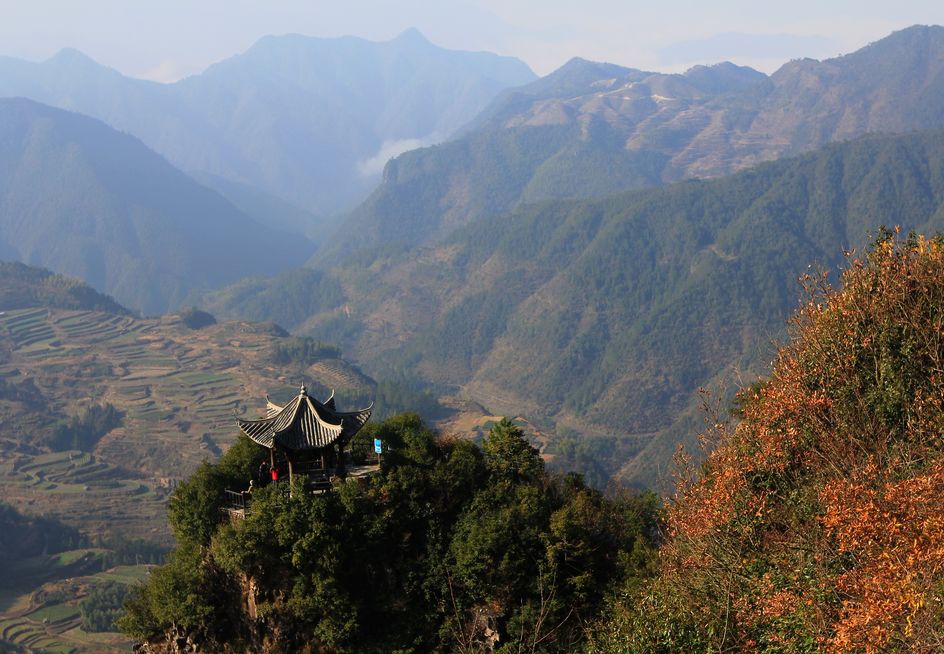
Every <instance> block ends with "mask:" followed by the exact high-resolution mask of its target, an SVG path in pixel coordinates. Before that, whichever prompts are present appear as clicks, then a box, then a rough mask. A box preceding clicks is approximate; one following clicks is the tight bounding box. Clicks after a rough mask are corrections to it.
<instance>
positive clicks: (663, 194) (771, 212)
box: [209, 132, 944, 483]
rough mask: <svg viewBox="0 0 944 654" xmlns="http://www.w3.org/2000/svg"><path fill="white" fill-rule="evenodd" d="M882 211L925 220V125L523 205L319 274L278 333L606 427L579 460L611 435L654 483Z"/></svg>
mask: <svg viewBox="0 0 944 654" xmlns="http://www.w3.org/2000/svg"><path fill="white" fill-rule="evenodd" d="M881 224H887V225H895V224H900V225H902V226H903V227H904V228H905V229H912V228H917V229H922V230H925V231H933V230H935V229H939V228H941V227H942V226H944V133H942V132H933V133H921V134H914V135H908V136H903V137H868V138H863V139H860V140H857V141H853V142H849V143H843V144H837V145H832V146H828V147H826V148H825V149H823V150H821V151H818V152H815V153H812V154H809V155H804V156H802V157H800V158H796V159H790V160H784V161H780V162H775V163H770V164H763V165H761V166H758V167H756V168H754V169H751V170H748V171H744V172H742V173H739V174H737V175H734V176H732V177H729V178H725V179H721V180H716V181H707V182H706V181H691V182H683V183H679V184H674V185H671V186H667V187H664V188H660V189H653V190H648V191H637V192H632V193H627V194H623V195H618V196H613V197H610V198H606V199H602V200H594V201H565V202H552V203H545V204H538V205H531V206H527V207H524V208H523V209H520V210H519V211H517V212H515V213H512V214H509V215H504V216H498V217H495V218H491V219H487V220H482V221H479V222H478V223H476V224H474V225H472V226H470V227H468V228H466V229H464V230H460V231H458V232H456V233H455V234H454V235H453V236H452V237H450V238H449V239H447V240H445V241H444V242H443V244H441V245H440V246H437V247H434V248H425V249H416V250H412V251H408V252H407V253H405V254H403V253H401V254H394V255H390V256H388V257H383V258H380V259H378V260H376V261H374V263H373V264H372V265H371V266H370V267H365V266H363V265H358V264H350V265H349V266H347V267H345V268H339V269H336V270H335V271H334V272H333V274H334V275H335V276H337V277H338V278H339V280H340V282H341V285H342V288H343V290H344V293H345V295H346V297H347V301H346V302H344V301H342V300H339V299H338V298H337V297H331V298H327V299H330V302H326V304H325V307H324V309H325V310H324V311H323V312H320V313H316V314H315V315H313V316H312V317H311V318H310V319H309V320H307V321H305V322H300V323H294V324H291V325H289V326H291V327H294V328H295V329H297V330H299V331H307V332H309V333H312V334H315V335H318V336H320V337H323V338H326V339H327V338H331V339H334V338H338V339H342V340H343V342H344V347H345V350H346V351H348V352H351V353H352V354H353V355H354V356H355V357H356V358H357V360H359V361H360V362H361V363H362V364H364V365H366V367H367V369H368V370H371V371H377V370H383V369H387V368H391V369H399V370H403V369H407V370H414V371H416V372H417V373H419V374H421V375H422V376H423V377H425V378H426V379H430V380H433V381H435V382H438V383H441V384H446V385H458V386H460V387H461V388H462V390H463V392H464V393H465V394H466V395H467V396H468V397H470V398H472V399H474V400H476V401H478V402H481V403H482V404H483V405H485V406H487V407H489V408H490V409H491V410H493V411H495V412H502V411H506V412H522V413H524V414H525V415H529V416H535V417H540V416H543V417H544V418H550V419H553V421H554V422H555V423H556V428H557V432H558V435H561V434H566V433H570V430H574V431H576V432H577V433H581V434H597V435H608V436H610V437H613V438H614V439H615V442H611V445H609V446H607V447H608V448H610V450H609V451H606V452H602V453H601V454H599V455H595V456H593V457H590V459H589V460H588V462H587V463H588V465H597V464H599V463H600V462H601V461H603V460H605V459H606V458H607V457H612V456H613V450H612V447H615V446H616V445H619V452H620V453H619V457H623V458H624V459H627V460H628V461H629V462H628V464H627V467H626V469H625V470H624V474H625V475H626V476H627V478H628V479H630V480H634V481H645V482H647V483H653V482H654V481H655V475H656V472H657V470H658V469H659V468H660V467H661V466H663V465H664V464H665V463H666V462H667V461H668V458H669V457H670V456H671V451H672V449H673V442H674V439H675V437H676V436H677V435H678V434H679V433H680V431H682V426H683V425H684V426H685V427H686V429H687V428H688V426H689V425H690V421H692V420H693V416H697V414H698V412H697V411H696V410H694V407H697V406H698V405H699V400H698V397H697V389H698V388H699V387H700V386H703V385H707V384H710V383H711V382H713V381H717V380H721V381H725V382H727V383H729V384H730V383H732V382H734V381H736V377H737V376H739V375H740V376H741V379H742V380H743V379H745V378H749V377H750V375H751V371H755V370H758V369H759V366H762V365H763V364H765V363H766V362H767V360H768V357H769V356H770V354H771V352H772V346H773V342H774V341H775V340H776V339H777V338H778V337H779V335H780V334H781V333H782V329H783V325H784V321H785V319H786V317H787V316H788V315H789V314H790V313H791V311H792V309H793V308H794V307H795V306H796V300H795V298H796V297H797V293H798V289H799V287H798V284H797V278H798V276H799V275H801V274H803V273H805V272H808V271H809V270H810V266H812V267H813V269H814V270H815V269H818V268H819V266H825V267H826V268H830V267H833V266H835V265H836V263H837V262H838V261H839V260H840V258H841V255H842V251H843V249H847V248H850V247H853V246H861V245H863V244H865V243H867V242H868V239H869V236H868V234H869V231H870V230H872V231H874V230H875V229H877V227H878V226H879V225H881ZM268 292H269V293H270V294H271V293H273V292H276V289H275V287H269V289H268ZM217 297H220V298H225V297H226V296H224V295H222V294H221V295H219V296H217ZM244 301H245V298H244ZM269 301H273V299H272V297H271V295H270V298H269ZM209 306H212V307H213V310H214V311H218V312H221V313H224V314H225V313H226V309H227V307H226V306H225V305H217V304H214V303H212V302H211V303H210V304H209ZM229 311H233V312H236V313H238V312H239V306H238V304H230V305H229ZM344 339H346V340H344ZM694 420H696V421H697V420H698V418H697V417H696V418H694ZM689 433H693V432H691V431H689ZM610 463H611V464H612V463H614V461H613V460H611V461H610Z"/></svg>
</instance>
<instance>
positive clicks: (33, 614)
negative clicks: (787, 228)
mask: <svg viewBox="0 0 944 654" xmlns="http://www.w3.org/2000/svg"><path fill="white" fill-rule="evenodd" d="M99 560H100V556H98V554H97V553H96V552H95V551H94V550H77V551H74V552H66V553H63V555H58V556H52V557H37V558H36V560H33V561H26V562H24V563H23V566H22V567H30V566H33V567H42V568H44V569H45V570H46V571H47V574H48V576H50V577H53V580H52V581H48V582H46V583H44V584H42V586H41V587H39V588H37V589H33V590H28V591H26V592H24V593H23V594H22V596H19V597H17V598H16V601H15V602H13V604H12V606H10V607H9V608H8V609H7V610H5V611H4V612H3V613H2V614H0V641H3V642H7V643H11V644H13V645H16V646H18V647H21V648H24V649H28V650H29V651H33V652H49V653H54V654H99V653H101V654H117V653H118V652H128V651H129V650H130V643H129V642H128V641H127V640H126V639H125V638H124V637H122V636H121V635H119V634H116V633H87V632H85V631H83V630H82V629H81V627H80V626H81V622H82V617H81V609H80V608H79V603H80V601H81V600H82V598H84V597H85V596H86V595H87V594H88V592H89V590H90V589H91V588H92V587H94V586H95V585H97V584H102V583H105V582H117V583H121V584H126V585H130V584H133V583H136V582H137V581H139V580H140V579H142V578H144V576H145V575H146V574H147V572H148V569H149V568H150V566H146V565H137V566H119V567H117V568H112V569H109V570H105V571H102V572H92V570H91V569H92V568H95V567H96V566H97V565H98V561H99ZM14 572H21V573H22V572H24V571H14ZM25 572H27V573H28V572H29V571H25ZM67 575H72V576H68V577H67Z"/></svg>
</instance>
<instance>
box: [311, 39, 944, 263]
mask: <svg viewBox="0 0 944 654" xmlns="http://www.w3.org/2000/svg"><path fill="white" fill-rule="evenodd" d="M937 128H944V28H942V27H937V26H933V27H925V26H915V27H911V28H908V29H905V30H902V31H899V32H896V33H894V34H892V35H891V36H888V37H886V38H884V39H882V40H880V41H878V42H876V43H873V44H870V45H868V46H867V47H865V48H862V49H861V50H858V51H856V52H854V53H852V54H849V55H845V56H842V57H838V58H835V59H829V60H826V61H816V60H812V59H802V60H796V61H792V62H789V63H787V64H785V65H784V66H783V67H782V68H780V69H779V70H778V71H777V72H775V73H774V74H773V75H771V76H769V77H768V76H766V75H764V74H762V73H759V72H757V71H755V70H752V69H749V68H744V67H739V66H735V65H733V64H730V63H722V64H717V65H714V66H697V67H695V68H692V69H691V70H689V71H688V72H686V73H685V74H681V75H678V74H673V75H667V74H660V73H651V72H645V71H640V70H636V69H632V68H624V67H621V66H616V65H612V64H602V63H595V62H590V61H586V60H583V59H573V60H571V61H570V62H568V63H567V64H565V65H564V66H563V67H561V68H560V69H558V70H557V71H555V72H553V73H551V74H550V75H548V76H546V77H543V78H541V79H539V80H536V81H534V82H532V83H530V84H527V85H524V86H521V87H517V88H513V89H508V90H506V91H504V92H502V93H501V94H500V95H499V96H498V97H497V98H496V99H495V100H494V101H493V102H492V103H491V105H490V106H489V107H488V108H486V109H485V110H484V111H483V112H482V113H481V114H480V115H479V116H478V117H477V118H476V119H475V121H473V123H472V124H471V125H469V126H468V127H467V129H466V130H464V132H463V133H462V135H460V137H459V138H456V139H454V140H452V141H450V142H448V143H445V144H442V145H438V146H434V147H430V148H423V149H418V150H414V151H411V152H408V153H406V154H404V155H402V156H400V157H398V158H396V159H394V160H393V161H391V162H390V163H389V164H388V166H387V168H386V170H385V172H384V179H383V183H382V184H381V186H380V187H379V188H378V189H377V190H376V191H375V192H374V193H373V194H372V196H371V197H370V198H369V199H368V200H367V201H366V202H365V203H364V204H363V205H361V206H360V207H358V208H357V209H356V210H355V211H354V212H353V213H352V214H351V215H350V217H349V219H348V220H347V221H346V222H345V223H344V225H343V227H342V228H341V231H340V232H339V234H338V236H337V238H335V239H333V240H332V241H331V242H329V243H326V244H325V245H323V247H322V249H321V251H320V252H319V254H318V256H317V257H316V258H315V259H313V260H312V264H313V265H320V264H321V262H328V263H337V262H340V261H343V260H344V258H345V257H348V256H351V255H352V253H354V252H358V251H360V252H365V251H369V250H371V249H374V248H381V249H384V248H386V249H389V248H391V247H397V246H399V247H402V246H403V245H407V246H411V245H416V244H420V243H435V242H438V241H440V240H441V239H442V238H444V237H445V236H446V235H448V234H449V233H451V232H452V230H454V229H455V228H457V227H459V226H462V225H465V224H468V223H470V222H473V221H475V220H478V219H480V218H483V217H488V216H493V215H496V214H500V213H505V212H508V211H510V210H513V209H514V208H516V207H519V206H522V205H525V204H528V203H533V202H540V201H542V200H548V199H560V198H593V197H604V196H606V195H610V194H613V193H617V192H620V191H624V190H630V189H635V188H642V187H651V186H656V185H660V184H664V183H669V182H673V181H679V180H682V179H688V178H714V177H720V176H723V175H727V174H730V173H732V172H736V171H738V170H742V169H744V168H746V167H749V166H752V165H755V164H757V163H760V162H764V161H770V160H773V159H776V158H779V157H784V156H791V155H796V154H799V153H802V152H806V151H809V150H812V149H815V148H817V147H820V146H822V145H825V144H826V143H830V142H834V141H842V140H847V139H851V138H855V137H857V136H860V135H862V134H866V133H872V132H891V133H895V132H907V131H912V130H920V129H937ZM361 256H363V255H361ZM368 256H369V255H368Z"/></svg>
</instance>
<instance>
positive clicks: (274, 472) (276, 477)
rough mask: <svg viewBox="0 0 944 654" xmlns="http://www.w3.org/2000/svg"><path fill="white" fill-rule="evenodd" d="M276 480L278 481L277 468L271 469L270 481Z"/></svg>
mask: <svg viewBox="0 0 944 654" xmlns="http://www.w3.org/2000/svg"><path fill="white" fill-rule="evenodd" d="M278 480H279V469H278V467H273V468H272V481H278Z"/></svg>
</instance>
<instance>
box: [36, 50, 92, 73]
mask: <svg viewBox="0 0 944 654" xmlns="http://www.w3.org/2000/svg"><path fill="white" fill-rule="evenodd" d="M48 63H55V64H60V65H68V66H95V67H96V68H100V67H101V64H99V63H98V62H97V61H95V60H94V59H92V58H91V57H89V56H88V55H87V54H85V53H84V52H82V51H80V50H76V49H75V48H63V49H62V50H60V51H59V52H57V53H56V54H54V55H53V56H52V57H50V58H49V59H48Z"/></svg>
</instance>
